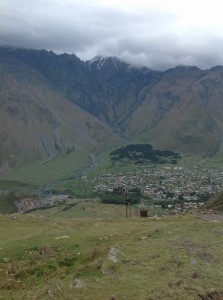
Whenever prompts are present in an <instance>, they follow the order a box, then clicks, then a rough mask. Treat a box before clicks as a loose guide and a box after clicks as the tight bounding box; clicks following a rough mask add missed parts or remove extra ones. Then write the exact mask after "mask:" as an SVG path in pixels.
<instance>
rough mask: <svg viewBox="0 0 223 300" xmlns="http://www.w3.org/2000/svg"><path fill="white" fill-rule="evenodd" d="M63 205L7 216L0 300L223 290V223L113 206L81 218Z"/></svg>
mask: <svg viewBox="0 0 223 300" xmlns="http://www.w3.org/2000/svg"><path fill="white" fill-rule="evenodd" d="M95 205H97V204H95ZM89 207H90V208H87V206H84V205H83V214H84V211H85V210H87V209H88V213H89V212H90V210H91V211H94V203H90V202H89ZM64 208H65V205H64V206H61V207H57V208H53V209H49V210H43V211H37V212H36V213H32V214H26V215H15V216H12V215H4V216H3V215H2V216H0V222H1V227H0V299H51V298H52V299H78V300H81V299H86V300H87V299H89V300H90V299H99V300H104V299H105V300H106V299H110V300H111V299H113V300H115V299H119V300H120V299H128V300H131V299H132V300H135V299H147V300H157V299H167V300H172V299H175V300H176V299H180V300H192V299H194V300H195V299H205V298H202V297H204V295H205V294H207V293H208V292H213V291H217V292H218V293H219V295H220V293H221V290H223V250H222V244H223V223H222V222H219V221H220V220H217V219H215V218H213V219H209V220H208V221H206V220H203V219H201V218H199V217H196V216H192V215H185V216H169V217H162V218H157V217H156V218H139V217H133V218H131V219H130V218H129V219H125V218H123V217H121V215H122V214H124V211H123V206H118V207H117V206H112V205H104V206H101V210H102V211H103V215H104V216H105V217H104V218H103V217H98V215H95V217H94V218H92V217H86V216H85V217H83V218H82V219H80V218H77V217H75V214H72V213H71V212H72V211H73V213H74V211H75V206H74V207H72V208H71V209H70V211H69V210H67V211H66V209H65V210H64ZM97 208H98V207H97ZM60 212H61V215H60ZM65 212H66V213H67V215H66V216H65V215H64V214H65ZM68 212H69V213H68ZM106 212H107V213H106ZM114 212H116V218H111V216H112V214H113V213H114ZM93 214H94V213H93ZM109 215H110V217H108V216H109ZM83 216H84V215H83ZM213 299H214V298H213Z"/></svg>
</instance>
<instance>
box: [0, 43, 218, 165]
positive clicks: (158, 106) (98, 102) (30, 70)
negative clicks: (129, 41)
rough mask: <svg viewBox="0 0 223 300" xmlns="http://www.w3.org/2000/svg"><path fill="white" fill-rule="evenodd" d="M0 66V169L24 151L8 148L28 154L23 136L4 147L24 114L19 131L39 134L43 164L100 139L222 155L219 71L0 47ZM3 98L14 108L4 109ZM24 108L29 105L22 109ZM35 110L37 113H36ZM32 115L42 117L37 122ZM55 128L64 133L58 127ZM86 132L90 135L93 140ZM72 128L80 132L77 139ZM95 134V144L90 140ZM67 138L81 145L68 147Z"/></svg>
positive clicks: (27, 144)
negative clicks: (161, 68) (165, 67)
mask: <svg viewBox="0 0 223 300" xmlns="http://www.w3.org/2000/svg"><path fill="white" fill-rule="evenodd" d="M0 63H1V69H0V76H1V83H2V84H1V98H0V100H1V106H2V107H1V113H2V116H1V118H2V120H6V121H4V122H5V123H4V126H3V125H2V126H1V127H2V128H5V129H4V130H3V129H2V131H1V140H2V141H3V142H4V143H3V144H2V146H1V149H0V151H1V157H2V158H1V162H2V163H3V162H4V161H6V159H5V157H7V159H9V156H10V151H11V150H10V149H12V148H13V147H14V148H15V151H14V152H15V153H21V152H22V151H24V150H23V149H22V148H21V147H20V148H16V147H15V145H16V144H17V142H16V140H19V139H20V144H23V145H24V146H26V147H25V148H26V150H25V152H24V153H26V155H27V149H30V145H29V144H30V143H29V142H28V141H26V138H25V136H24V134H23V133H22V130H20V133H19V134H17V137H16V136H14V138H13V141H11V142H9V141H8V142H5V141H7V136H9V137H11V136H13V134H14V133H13V130H12V124H14V123H13V121H12V120H13V114H14V115H16V113H17V111H18V112H19V111H20V110H21V109H20V108H21V107H24V108H23V112H20V115H19V117H20V119H21V120H23V121H21V120H20V123H21V124H22V122H23V123H24V124H26V123H25V122H29V123H30V122H31V121H32V123H33V128H36V129H35V130H36V131H35V132H36V135H37V136H38V134H37V132H38V130H39V136H40V137H41V138H40V140H41V139H42V142H39V143H40V146H39V148H40V149H41V151H40V153H42V154H43V153H44V155H43V157H44V159H47V158H50V157H54V156H55V155H57V154H58V153H60V152H61V151H62V152H63V151H68V152H69V151H70V150H71V149H73V147H77V145H81V144H82V145H83V149H85V148H86V147H85V146H84V145H85V143H84V142H83V140H84V139H85V137H87V138H86V140H88V142H87V144H88V143H90V144H91V145H94V148H95V149H96V148H97V147H99V148H100V147H101V146H100V145H103V143H104V141H103V139H104V140H105V141H107V140H110V141H111V143H110V144H111V145H114V146H115V145H116V144H117V143H120V142H121V141H123V138H124V139H125V140H126V143H128V141H131V142H139V143H149V144H153V145H155V146H156V147H159V148H162V149H167V150H174V151H177V152H181V153H183V154H196V155H200V156H213V155H216V153H218V152H219V149H220V148H221V147H222V137H223V100H222V99H223V67H222V66H216V67H213V68H210V69H207V70H201V69H199V68H197V67H195V66H177V67H175V68H171V69H168V70H166V71H154V70H151V69H149V68H146V67H137V66H132V65H129V64H128V63H126V62H124V61H122V60H120V59H119V58H117V57H106V58H104V57H95V58H93V59H92V60H90V61H86V62H84V61H81V60H80V59H79V58H78V57H77V56H76V55H74V54H71V55H70V54H60V55H57V54H55V53H53V52H52V51H46V50H29V49H18V48H13V49H12V48H4V47H3V48H2V47H1V48H0ZM3 78H4V83H3ZM6 78H7V79H6ZM40 91H41V92H40ZM9 98H11V100H12V102H13V103H14V104H13V105H14V106H13V107H10V106H9V107H8V106H7V105H8V104H7V103H9V102H10V101H9V100H8V99H9ZM37 99H38V100H37ZM55 99H57V100H55ZM6 102H7V103H6ZM27 103H31V104H30V105H31V106H30V107H29V109H28V106H27ZM40 103H41V105H42V106H43V107H44V109H43V110H41V108H40V107H39V108H37V107H38V106H41V105H40ZM21 105H23V106H21ZM46 105H48V108H47V107H46ZM55 105H56V107H55ZM63 106H65V107H66V109H65V110H66V113H65V114H64V115H63V116H61V114H60V113H59V112H61V111H62V110H63V109H62V108H63ZM34 107H35V109H34ZM16 110H17V111H16ZM71 111H72V112H73V116H71ZM33 113H34V115H35V117H34V116H33V115H32V114H33ZM66 114H67V115H66ZM86 114H87V115H86ZM37 115H41V117H42V121H41V120H40V117H39V116H37ZM55 115H56V117H55ZM77 115H82V116H83V115H85V116H87V117H86V118H87V119H88V122H90V123H91V122H93V124H94V125H92V124H91V125H90V126H87V125H86V123H87V122H85V123H84V125H83V119H82V118H80V119H79V120H78V118H77ZM14 118H15V117H14ZM23 118H24V119H23ZM66 118H67V119H68V120H69V122H68V120H66ZM27 119H28V121H27ZM75 119H76V123H75ZM25 120H26V121H25ZM37 120H38V121H37ZM2 122H3V121H2ZM7 122H8V123H7ZM10 122H11V123H10ZM44 122H45V123H44ZM68 123H69V124H68ZM90 123H89V124H90ZM7 124H9V125H7ZM10 124H11V125H10ZM16 124H17V123H16ZM60 124H66V125H63V126H62V127H60V126H61V125H60ZM71 124H72V125H71ZM6 125H7V126H8V127H7V126H6ZM10 126H11V127H10ZM91 126H93V127H94V130H93V131H94V135H92V136H91V133H90V131H91V128H90V127H91ZM14 127H16V125H15V124H14ZM23 127H24V128H26V127H25V125H23ZM17 128H19V126H18V124H17ZM21 128H22V127H21ZM27 128H28V127H27ZM27 128H26V130H28V129H27ZM61 128H62V129H61ZM71 128H72V129H71ZM75 128H76V129H75ZM78 128H82V129H80V130H79V133H78ZM7 130H8V133H7ZM61 130H62V132H63V133H60V132H61ZM97 131H98V132H97ZM44 132H45V133H44ZM46 132H48V133H47V134H48V135H47V134H46ZM80 132H81V134H80ZM102 132H103V134H102V136H101V137H99V140H100V142H99V141H98V137H96V138H95V136H97V135H98V136H99V135H100V133H102ZM42 133H44V134H42ZM89 134H90V136H89ZM73 135H74V136H76V137H77V140H78V141H81V140H82V142H80V143H77V144H75V143H74V141H73V138H72V136H73ZM22 136H23V138H22ZM28 136H29V135H28ZM43 136H44V138H43ZM108 137H110V138H111V139H110V138H108ZM32 138H33V136H32ZM32 138H31V136H30V139H31V140H32ZM22 140H23V142H21V141H22ZM36 140H38V138H36ZM50 141H51V142H50ZM34 144H35V143H34ZM74 144H75V145H76V146H74ZM43 145H44V146H43ZM88 145H89V144H88ZM44 147H45V150H44ZM87 148H88V147H87ZM69 149H70V150H69ZM30 151H31V150H30ZM47 151H48V152H49V153H48V154H47ZM4 153H6V154H4ZM7 153H9V154H7ZM13 155H15V154H13ZM26 155H23V156H24V157H25V156H26ZM28 156H29V155H28ZM35 156H36V157H38V154H35V155H34V156H32V155H30V158H31V159H36V158H34V157H35ZM40 156H41V155H40ZM18 161H19V160H18Z"/></svg>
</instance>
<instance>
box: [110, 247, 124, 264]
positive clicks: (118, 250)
mask: <svg viewBox="0 0 223 300" xmlns="http://www.w3.org/2000/svg"><path fill="white" fill-rule="evenodd" d="M121 253H122V252H121V247H120V246H116V247H112V248H111V249H110V251H109V253H108V260H110V261H112V262H114V263H117V262H118V261H119V260H118V258H117V256H118V255H120V254H121Z"/></svg>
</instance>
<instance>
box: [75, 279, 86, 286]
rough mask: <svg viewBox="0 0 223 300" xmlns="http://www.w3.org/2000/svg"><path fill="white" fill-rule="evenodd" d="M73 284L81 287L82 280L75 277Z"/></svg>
mask: <svg viewBox="0 0 223 300" xmlns="http://www.w3.org/2000/svg"><path fill="white" fill-rule="evenodd" d="M74 286H75V288H83V287H84V282H83V281H82V280H80V279H79V278H76V279H75V280H74Z"/></svg>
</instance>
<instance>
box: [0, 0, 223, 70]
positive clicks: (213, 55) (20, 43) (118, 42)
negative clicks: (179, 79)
mask: <svg viewBox="0 0 223 300" xmlns="http://www.w3.org/2000/svg"><path fill="white" fill-rule="evenodd" d="M221 3H222V4H221ZM0 45H8V46H17V47H26V48H35V49H47V50H53V51H54V52H56V53H63V52H67V53H74V54H76V55H77V56H78V57H80V58H81V59H83V60H86V59H91V58H93V57H94V56H96V55H102V56H113V55H116V56H118V57H120V58H121V59H123V60H125V61H127V62H129V63H132V64H138V65H145V66H148V67H150V68H152V69H156V70H164V69H167V68H170V67H174V66H176V65H180V64H183V65H196V66H198V67H200V68H203V69H206V68H209V67H211V66H215V65H219V64H221V65H223V2H222V0H186V1H185V0H147V1H146V0H145V1H143V0H134V1H133V0H91V1H90V0H81V1H79V0H0Z"/></svg>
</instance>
